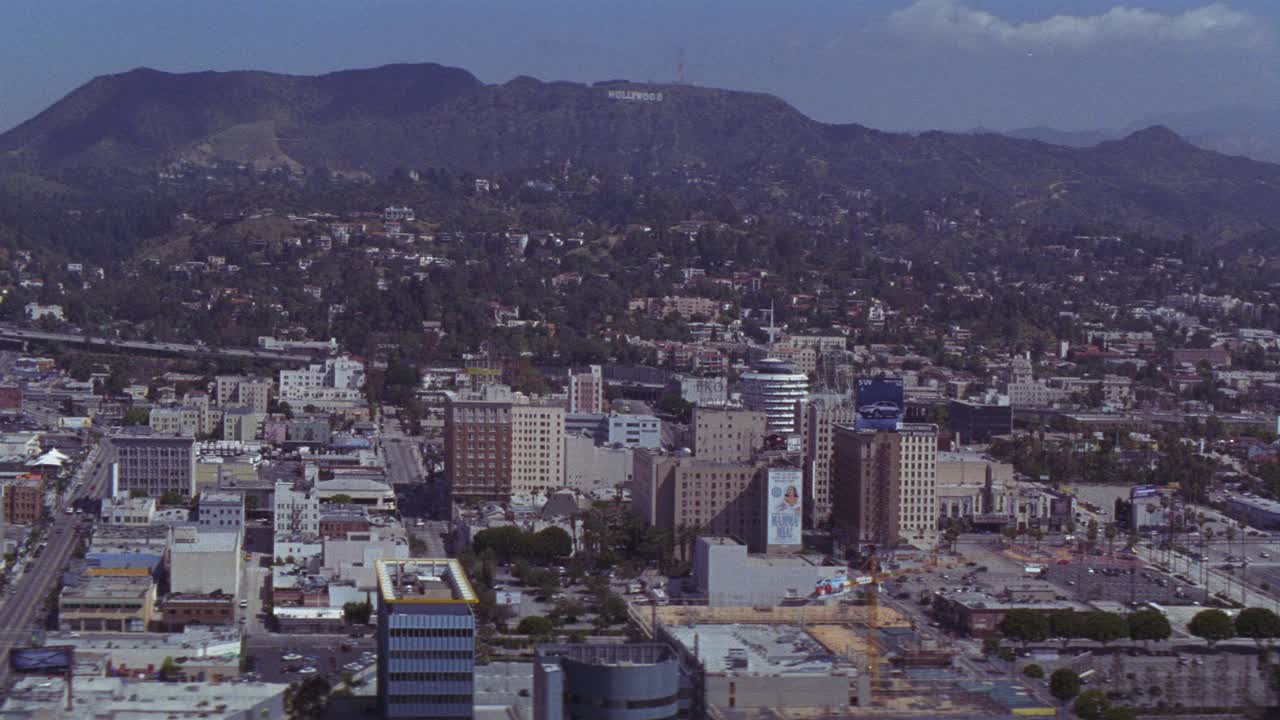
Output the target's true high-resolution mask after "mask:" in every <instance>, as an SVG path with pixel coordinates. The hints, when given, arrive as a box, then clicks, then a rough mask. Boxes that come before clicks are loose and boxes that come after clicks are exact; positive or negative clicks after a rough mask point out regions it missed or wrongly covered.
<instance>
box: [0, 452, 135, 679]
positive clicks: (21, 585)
mask: <svg viewBox="0 0 1280 720" xmlns="http://www.w3.org/2000/svg"><path fill="white" fill-rule="evenodd" d="M106 444H107V441H106V440H104V441H103V444H100V445H99V446H98V447H97V448H94V450H92V451H91V453H90V455H89V457H88V458H87V459H86V460H85V462H84V464H82V465H81V466H80V468H79V469H78V470H77V471H76V474H75V476H74V477H73V478H72V480H71V483H70V486H69V488H70V492H71V501H72V502H78V501H80V500H84V499H96V498H101V497H102V496H103V492H104V490H105V489H106V488H107V484H106V483H105V482H104V481H103V477H104V468H109V466H110V464H109V462H105V461H104V460H105V459H106V458H107V457H108V456H109V454H110V449H109V447H106V448H104V445H106ZM50 517H51V521H50V522H49V524H48V526H47V527H48V534H47V535H46V536H45V537H46V539H47V542H48V545H47V546H46V547H45V548H44V550H43V551H42V552H41V553H40V555H39V557H36V558H35V559H33V560H32V561H31V562H30V563H29V564H28V565H27V568H26V572H24V573H23V574H22V576H21V577H19V578H18V579H17V580H16V581H15V584H14V587H13V590H12V591H11V592H10V593H9V594H8V595H7V596H6V597H5V599H4V605H3V607H0V688H7V687H8V683H9V651H10V650H11V649H12V648H14V647H16V646H21V645H25V644H28V643H30V642H31V633H32V631H33V630H35V629H38V628H40V627H42V625H43V619H44V617H45V613H47V611H48V608H47V607H46V606H45V600H46V598H47V597H48V595H49V592H50V590H52V589H53V588H54V587H56V586H57V583H58V581H60V580H61V577H62V572H63V570H64V569H65V568H66V566H67V562H68V561H69V560H70V559H71V553H72V552H73V551H74V550H75V545H76V538H77V536H78V534H79V528H80V524H81V518H82V516H78V515H67V514H66V513H64V512H63V509H62V507H54V508H51V509H50Z"/></svg>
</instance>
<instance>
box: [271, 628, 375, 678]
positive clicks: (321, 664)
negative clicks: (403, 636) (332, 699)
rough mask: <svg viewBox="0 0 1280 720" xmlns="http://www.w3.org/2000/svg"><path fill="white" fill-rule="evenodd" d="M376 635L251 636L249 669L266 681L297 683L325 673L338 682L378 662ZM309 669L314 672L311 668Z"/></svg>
mask: <svg viewBox="0 0 1280 720" xmlns="http://www.w3.org/2000/svg"><path fill="white" fill-rule="evenodd" d="M375 653H376V648H375V643H374V640H373V638H341V639H339V638H337V637H335V636H332V635H289V636H279V635H274V636H268V637H266V638H250V640H249V655H250V656H251V657H252V660H251V661H250V663H249V672H252V673H256V674H257V676H258V677H259V679H261V680H263V681H265V682H283V683H290V682H297V681H298V680H303V679H306V678H307V677H310V676H313V675H321V676H323V677H325V678H327V679H328V680H329V681H330V682H331V683H334V684H336V683H337V681H338V680H340V679H341V678H342V676H343V674H344V673H352V674H355V673H358V672H360V671H361V670H363V669H365V668H368V667H370V666H372V665H373V664H374V655H375ZM308 668H310V669H312V670H314V672H310V671H307V670H308Z"/></svg>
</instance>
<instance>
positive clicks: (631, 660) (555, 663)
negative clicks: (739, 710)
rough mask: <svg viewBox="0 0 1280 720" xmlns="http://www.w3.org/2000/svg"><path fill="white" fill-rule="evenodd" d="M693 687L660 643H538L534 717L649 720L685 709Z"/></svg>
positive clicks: (547, 719) (548, 719)
mask: <svg viewBox="0 0 1280 720" xmlns="http://www.w3.org/2000/svg"><path fill="white" fill-rule="evenodd" d="M691 703H692V688H691V687H690V684H689V682H688V681H687V680H685V679H683V674H682V672H681V669H680V662H679V660H678V658H677V657H676V654H675V652H674V651H673V650H672V649H671V647H670V646H668V645H666V644H664V643H625V644H613V643H611V644H607V645H539V646H538V648H537V657H536V659H535V660H534V663H533V718H534V720H566V719H567V718H581V720H650V719H651V718H674V717H678V716H680V714H681V711H682V709H683V710H684V711H685V712H687V711H688V709H689V707H690V705H691Z"/></svg>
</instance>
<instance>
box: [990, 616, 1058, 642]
mask: <svg viewBox="0 0 1280 720" xmlns="http://www.w3.org/2000/svg"><path fill="white" fill-rule="evenodd" d="M1000 632H1002V633H1004V636H1005V637H1007V638H1009V639H1011V640H1018V641H1020V642H1021V643H1022V644H1023V645H1026V644H1027V643H1031V642H1040V641H1042V640H1044V639H1045V638H1047V637H1049V617H1048V616H1047V615H1045V613H1043V612H1040V611H1038V610H1028V609H1025V608H1014V609H1012V610H1010V611H1009V612H1008V614H1006V615H1005V616H1004V621H1003V622H1001V623H1000Z"/></svg>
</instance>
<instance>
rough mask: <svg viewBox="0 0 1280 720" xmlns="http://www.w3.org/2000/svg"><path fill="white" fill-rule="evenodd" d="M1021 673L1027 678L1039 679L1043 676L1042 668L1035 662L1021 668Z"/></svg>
mask: <svg viewBox="0 0 1280 720" xmlns="http://www.w3.org/2000/svg"><path fill="white" fill-rule="evenodd" d="M1022 674H1023V675H1026V676H1027V677H1029V678H1036V679H1039V678H1042V677H1044V668H1042V667H1040V666H1039V665H1037V664H1035V663H1031V664H1030V665H1028V666H1026V667H1024V668H1022Z"/></svg>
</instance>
